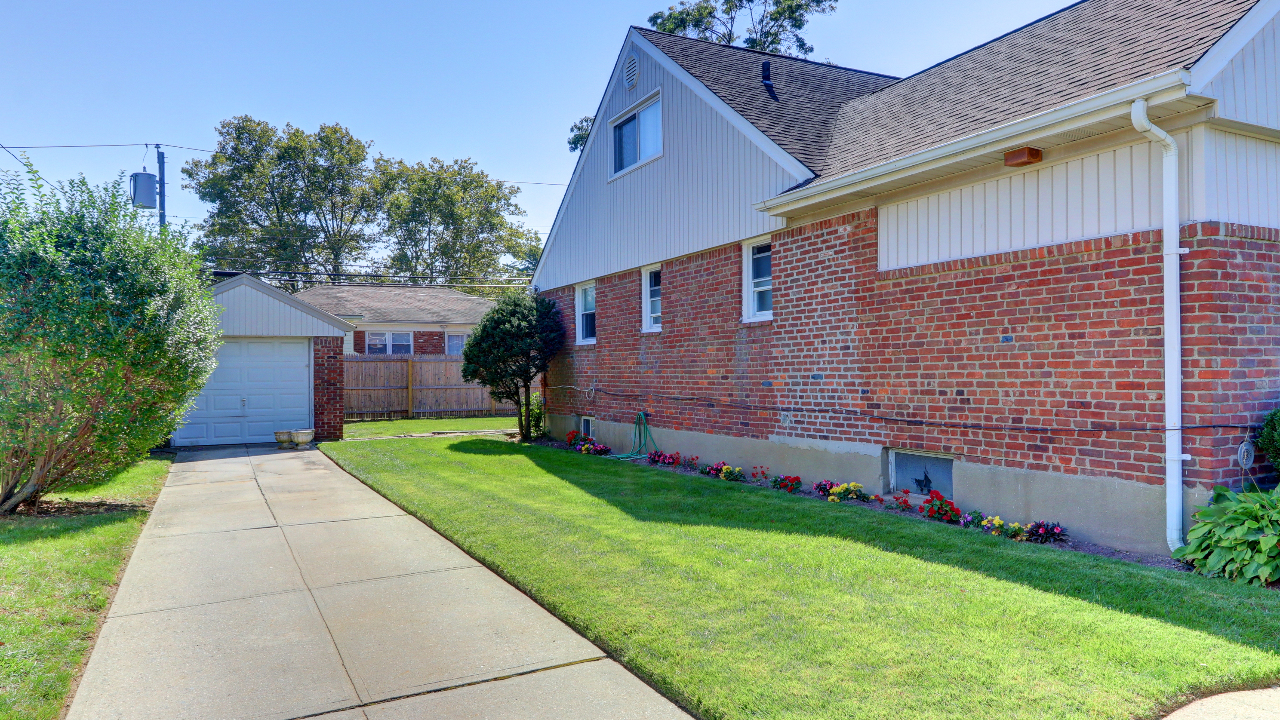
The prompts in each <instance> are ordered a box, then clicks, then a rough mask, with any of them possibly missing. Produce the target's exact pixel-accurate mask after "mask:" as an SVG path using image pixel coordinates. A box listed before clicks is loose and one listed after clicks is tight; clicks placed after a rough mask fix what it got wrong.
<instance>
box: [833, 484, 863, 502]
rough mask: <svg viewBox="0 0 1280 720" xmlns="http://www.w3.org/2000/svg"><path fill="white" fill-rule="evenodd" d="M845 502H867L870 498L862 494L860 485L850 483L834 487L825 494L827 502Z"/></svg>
mask: <svg viewBox="0 0 1280 720" xmlns="http://www.w3.org/2000/svg"><path fill="white" fill-rule="evenodd" d="M845 500H861V501H863V502H869V501H870V500H871V496H870V495H868V494H866V493H865V492H863V490H862V484H861V483H856V482H851V483H845V484H844V485H836V486H835V487H833V488H831V490H830V491H828V493H827V501H828V502H844V501H845Z"/></svg>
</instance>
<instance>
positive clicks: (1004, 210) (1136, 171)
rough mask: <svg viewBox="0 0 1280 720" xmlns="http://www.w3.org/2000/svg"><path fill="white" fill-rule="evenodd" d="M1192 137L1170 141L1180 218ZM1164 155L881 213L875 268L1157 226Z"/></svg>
mask: <svg viewBox="0 0 1280 720" xmlns="http://www.w3.org/2000/svg"><path fill="white" fill-rule="evenodd" d="M1193 137H1195V135H1194V134H1193V133H1190V132H1188V131H1186V130H1184V131H1182V132H1179V133H1175V134H1174V138H1175V139H1176V140H1177V141H1178V145H1179V148H1180V153H1181V156H1182V163H1181V164H1182V176H1183V182H1182V202H1181V211H1182V215H1183V217H1184V219H1189V218H1190V216H1191V208H1192V207H1193V202H1192V200H1193V198H1194V196H1195V195H1197V194H1198V193H1199V192H1200V190H1199V188H1195V187H1193V185H1194V184H1195V180H1196V174H1195V173H1194V172H1192V171H1191V169H1190V168H1191V167H1192V166H1193V165H1194V164H1195V163H1196V162H1197V160H1196V159H1195V158H1196V156H1195V155H1194V154H1193V153H1195V152H1200V151H1202V150H1203V148H1193V147H1192V146H1191V145H1192V141H1193ZM1162 162H1163V161H1162V157H1161V153H1160V150H1159V149H1158V148H1157V147H1156V146H1155V145H1154V144H1152V143H1148V142H1143V143H1137V144H1133V145H1126V146H1123V147H1118V148H1114V149H1111V150H1106V151H1103V152H1100V153H1095V154H1091V155H1086V156H1084V157H1081V158H1076V159H1074V160H1068V161H1066V162H1060V163H1057V164H1045V165H1043V166H1040V165H1036V166H1032V168H1031V169H1029V170H1027V171H1025V172H1021V173H1016V174H1013V175H1009V176H1006V177H1002V178H998V179H994V180H989V181H986V182H981V183H974V184H971V185H966V186H963V187H958V188H954V189H951V190H946V191H942V192H937V193H933V194H930V195H926V196H924V197H919V198H914V199H911V200H906V201H903V202H897V203H893V204H889V205H884V206H882V207H880V208H879V221H880V234H879V258H878V259H879V268H880V269H881V270H892V269H896V268H904V267H913V266H917V265H926V264H929V263H935V262H943V261H947V260H955V259H960V258H969V257H978V256H982V255H990V254H994V253H1001V252H1009V251H1012V250H1023V249H1026V248H1033V247H1043V246H1046V245H1056V244H1059V243H1064V242H1071V241H1074V240H1084V239H1088V238H1097V237H1107V236H1110V235H1118V234H1121V233H1127V232H1135V231H1141V230H1150V229H1153V228H1156V227H1158V226H1159V224H1160V202H1161V186H1162V179H1161V167H1162Z"/></svg>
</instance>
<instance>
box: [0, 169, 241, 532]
mask: <svg viewBox="0 0 1280 720" xmlns="http://www.w3.org/2000/svg"><path fill="white" fill-rule="evenodd" d="M28 175H29V176H30V180H29V181H27V182H24V181H23V180H22V179H21V178H20V177H18V176H16V175H14V174H11V173H0V514H7V513H12V512H14V511H15V510H16V509H17V508H18V506H19V505H21V504H23V503H34V502H37V501H38V500H39V498H40V496H41V495H43V494H45V493H47V492H50V491H52V490H57V489H59V488H61V487H65V486H68V485H73V484H76V483H82V482H93V481H96V480H100V479H102V478H104V477H106V476H108V475H110V474H111V473H113V472H116V471H118V470H120V469H122V468H124V467H126V466H127V465H129V464H130V463H132V462H134V461H135V460H137V459H138V457H139V456H141V455H142V454H143V453H145V452H146V451H147V450H148V449H149V448H152V447H155V446H156V445H157V444H159V443H160V442H162V441H163V440H164V438H165V437H166V436H167V435H169V434H170V433H171V432H172V431H173V428H174V426H175V424H176V423H177V422H178V420H179V419H180V418H181V416H182V413H183V411H185V410H186V408H187V406H188V405H189V403H190V402H191V401H192V399H193V398H194V397H195V396H196V395H197V394H198V393H199V392H200V389H201V388H202V387H203V386H204V382H205V380H206V379H207V378H208V376H209V373H210V372H212V371H213V368H214V365H215V353H216V351H217V347H218V343H219V340H218V327H217V316H218V309H217V305H216V304H215V303H214V302H213V298H212V297H211V295H210V293H209V289H208V284H207V283H206V282H205V279H204V276H203V273H202V272H201V270H200V267H199V263H198V261H197V259H196V258H195V257H194V256H192V255H191V254H190V253H188V252H187V251H186V250H185V249H184V248H183V245H182V243H181V241H180V238H179V237H176V236H175V235H173V234H170V233H169V232H167V231H158V230H157V229H156V228H155V227H154V226H153V225H151V224H150V223H148V222H147V221H146V218H144V217H142V216H140V215H139V213H138V212H137V211H136V210H135V209H134V208H133V207H132V206H131V205H130V202H129V198H128V197H127V196H126V195H125V194H124V192H123V191H122V189H121V184H120V183H116V184H108V185H103V186H101V187H92V186H90V185H89V184H88V183H87V182H86V181H85V180H84V178H83V177H82V178H80V179H78V180H74V181H71V182H68V183H60V184H59V185H57V186H55V187H52V188H51V187H49V186H48V185H45V184H44V183H42V182H40V180H39V177H38V176H37V175H36V174H35V171H34V170H33V169H30V166H28Z"/></svg>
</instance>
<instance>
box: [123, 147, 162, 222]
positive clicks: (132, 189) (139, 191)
mask: <svg viewBox="0 0 1280 720" xmlns="http://www.w3.org/2000/svg"><path fill="white" fill-rule="evenodd" d="M156 160H158V161H159V162H160V177H159V178H158V179H157V178H156V176H155V175H152V174H151V173H149V172H147V169H146V168H145V167H144V168H142V172H136V173H134V174H132V175H130V176H129V199H130V200H132V201H133V206H134V207H136V208H142V209H144V210H155V209H156V208H159V209H160V227H164V225H165V216H164V151H163V150H161V149H160V144H159V143H156ZM157 196H158V199H159V202H156V201H157Z"/></svg>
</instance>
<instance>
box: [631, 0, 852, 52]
mask: <svg viewBox="0 0 1280 720" xmlns="http://www.w3.org/2000/svg"><path fill="white" fill-rule="evenodd" d="M837 2H838V0H718V1H717V0H680V3H679V4H678V5H672V6H671V7H669V8H667V11H666V12H661V11H660V12H656V13H654V14H652V15H650V16H649V25H650V27H652V28H653V29H655V30H660V31H662V32H667V33H673V34H676V35H684V36H687V37H696V38H701V39H703V40H710V41H712V42H718V43H722V44H724V45H734V44H736V43H738V42H739V41H741V44H742V46H743V47H747V48H751V49H752V50H761V51H764V52H771V53H781V54H784V55H794V56H797V57H804V56H807V55H809V54H810V53H812V52H813V46H812V45H810V44H809V43H808V42H807V41H805V39H804V38H803V37H802V36H801V35H800V31H801V30H803V29H804V27H805V25H807V24H808V23H809V17H810V16H812V15H825V14H827V13H831V12H835V9H836V3H837ZM740 22H743V23H745V25H746V27H745V28H743V29H742V31H741V34H739V30H738V25H739V23H740Z"/></svg>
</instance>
